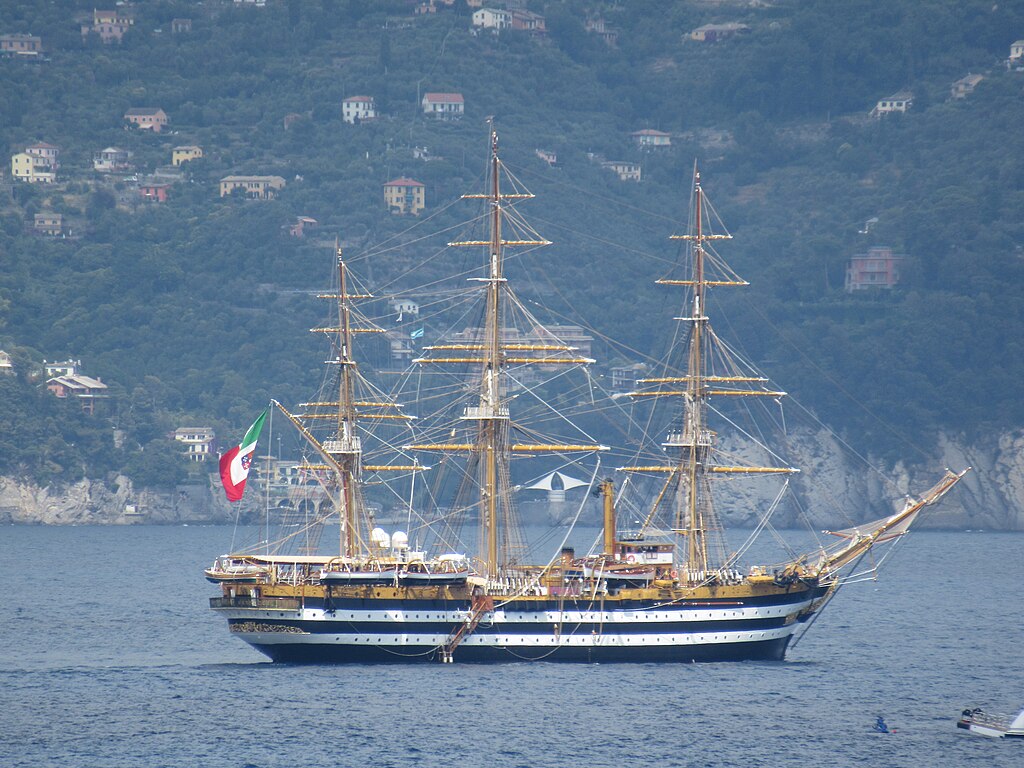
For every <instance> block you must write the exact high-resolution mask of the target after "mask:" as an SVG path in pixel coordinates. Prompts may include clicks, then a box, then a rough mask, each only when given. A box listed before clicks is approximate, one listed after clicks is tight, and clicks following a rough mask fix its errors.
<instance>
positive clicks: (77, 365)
mask: <svg viewBox="0 0 1024 768" xmlns="http://www.w3.org/2000/svg"><path fill="white" fill-rule="evenodd" d="M81 368H82V361H81V360H61V361H60V362H56V361H54V362H50V363H48V362H46V361H45V360H43V373H44V374H45V375H46V376H47V378H49V377H51V376H76V375H77V374H78V372H79V370H81Z"/></svg>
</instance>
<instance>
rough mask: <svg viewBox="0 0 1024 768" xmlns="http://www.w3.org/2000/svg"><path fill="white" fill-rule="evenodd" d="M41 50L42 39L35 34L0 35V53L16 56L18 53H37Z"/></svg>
mask: <svg viewBox="0 0 1024 768" xmlns="http://www.w3.org/2000/svg"><path fill="white" fill-rule="evenodd" d="M42 51H43V40H42V38H40V37H36V36H35V35H22V34H14V35H0V54H3V55H5V56H17V55H19V54H26V53H28V54H33V53H35V54H38V53H42Z"/></svg>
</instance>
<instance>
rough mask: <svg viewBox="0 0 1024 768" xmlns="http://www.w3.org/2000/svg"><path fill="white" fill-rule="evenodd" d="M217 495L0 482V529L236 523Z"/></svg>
mask: <svg viewBox="0 0 1024 768" xmlns="http://www.w3.org/2000/svg"><path fill="white" fill-rule="evenodd" d="M216 490H219V485H218V486H217V487H216V488H214V486H213V485H212V484H210V483H206V484H204V483H197V484H191V485H179V486H177V487H176V488H175V489H174V490H173V491H153V490H146V489H137V488H135V487H133V485H132V482H131V480H129V479H128V478H126V477H123V476H120V477H118V478H116V480H114V481H113V482H103V481H98V480H82V481H80V482H77V483H72V484H70V485H63V486H56V485H54V486H46V487H39V486H37V485H32V484H31V483H26V482H25V481H23V480H18V479H15V478H10V477H0V523H29V524H42V525H94V524H104V525H107V524H114V525H131V524H138V523H191V522H210V523H221V522H229V521H233V520H234V516H235V514H236V510H235V509H233V508H231V507H230V506H229V504H228V503H227V502H226V501H225V500H224V496H223V494H222V493H215V491H216ZM246 511H247V512H248V511H250V510H248V509H246Z"/></svg>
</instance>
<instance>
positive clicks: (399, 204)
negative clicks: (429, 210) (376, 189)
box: [384, 178, 426, 216]
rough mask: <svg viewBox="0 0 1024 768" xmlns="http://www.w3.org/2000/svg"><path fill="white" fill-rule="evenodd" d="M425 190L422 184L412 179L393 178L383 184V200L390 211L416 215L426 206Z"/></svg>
mask: <svg viewBox="0 0 1024 768" xmlns="http://www.w3.org/2000/svg"><path fill="white" fill-rule="evenodd" d="M425 190H426V188H425V187H424V186H423V184H422V183H420V182H418V181H415V180H414V179H406V178H401V179H394V180H393V181H389V182H387V183H386V184H385V185H384V202H385V203H386V204H387V206H388V210H390V211H391V212H392V213H395V214H404V213H411V214H413V215H414V216H417V215H419V212H420V211H422V210H423V209H424V208H425V207H426V196H425Z"/></svg>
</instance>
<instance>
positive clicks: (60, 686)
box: [0, 527, 1024, 768]
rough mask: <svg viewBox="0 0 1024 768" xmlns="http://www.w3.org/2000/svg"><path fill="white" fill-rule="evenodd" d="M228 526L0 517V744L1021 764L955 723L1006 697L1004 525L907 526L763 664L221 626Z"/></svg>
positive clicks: (1013, 687) (353, 757) (1018, 690)
mask: <svg viewBox="0 0 1024 768" xmlns="http://www.w3.org/2000/svg"><path fill="white" fill-rule="evenodd" d="M230 537H231V531H230V530H228V529H224V528H202V527H184V528H164V527H161V528H156V527H134V528H20V527H6V528H3V529H0V576H2V578H3V583H4V585H5V588H6V593H5V594H6V597H5V599H4V600H3V601H2V603H0V766H3V767H4V768H8V767H9V768H15V767H17V766H33V768H36V767H38V766H61V767H62V768H76V767H78V766H83V767H84V766H89V767H92V766H116V767H117V768H121V767H122V766H133V767H134V766H146V767H147V768H150V767H154V768H155V767H159V766H176V767H177V766H181V767H185V766H188V767H189V768H194V767H196V766H218V768H233V767H236V766H237V767H238V768H242V767H243V766H254V767H258V768H271V767H276V766H288V767H289V768H298V767H302V768H305V766H368V765H373V766H375V767H377V766H384V767H386V766H407V765H408V766H442V765H443V766H450V765H452V764H456V763H457V764H460V765H463V766H470V767H472V766H483V765H487V766H489V767H490V768H504V766H531V767H534V766H544V767H553V766H580V767H581V768H582V767H584V766H585V767H586V768H601V767H603V766H616V767H618V766H653V765H660V766H732V765H737V766H761V765H764V766H768V765H771V766H780V765H798V764H799V765H808V766H847V765H849V766H853V765H857V766H861V767H866V766H872V767H875V766H1024V743H1020V742H1005V741H996V740H989V739H982V738H977V737H970V736H966V735H963V734H959V733H957V732H956V728H955V725H954V724H955V720H956V716H957V715H958V713H959V712H960V710H961V709H962V708H963V707H965V706H967V705H971V706H975V705H984V706H986V708H988V709H991V710H1004V711H1005V710H1009V709H1016V708H1019V707H1021V706H1024V684H1022V683H1024V673H1022V671H1021V664H1020V648H1021V647H1022V640H1024V638H1022V628H1021V619H1020V615H1021V614H1020V603H1019V593H1020V587H1021V584H1022V583H1024V558H1022V557H1021V553H1022V551H1024V535H1020V534H988V533H921V534H915V535H914V536H912V537H909V538H908V539H906V540H905V541H904V542H903V543H902V546H901V548H900V550H899V551H898V552H897V553H896V556H895V558H894V559H893V560H890V561H889V562H888V563H887V564H886V567H885V569H884V570H883V571H882V574H881V578H880V581H879V582H877V583H870V582H869V583H864V584H858V585H852V586H849V587H847V588H845V589H844V590H843V591H842V592H840V594H839V595H838V597H837V598H836V599H835V600H834V601H833V603H832V605H831V606H830V607H829V609H828V610H827V611H826V612H825V613H824V614H823V615H822V616H821V618H820V619H819V620H818V621H817V623H816V624H815V625H814V627H813V628H812V630H811V632H810V634H808V635H807V637H806V638H804V639H803V640H802V641H801V642H800V643H799V645H797V647H796V648H794V649H793V650H791V651H790V654H789V659H788V660H787V661H786V662H782V663H739V664H706V665H678V666H658V665H590V666H585V665H580V666H576V665H557V664H519V665H500V666H468V665H441V664H438V665H436V666H433V665H425V666H375V667H367V666H349V667H282V666H275V665H271V664H269V663H266V662H264V661H263V658H262V657H261V656H260V655H258V654H257V653H255V652H254V651H252V650H250V649H249V648H248V646H246V645H245V644H244V643H242V642H241V641H238V640H235V639H233V638H231V637H229V636H228V633H227V630H226V628H225V626H224V622H223V620H221V619H220V618H219V617H217V616H215V615H213V613H212V612H211V611H209V610H208V609H207V607H206V599H207V597H209V596H211V595H212V594H214V593H215V588H214V587H212V585H209V584H207V583H206V582H205V581H203V579H202V574H201V571H202V568H203V567H205V566H206V565H208V563H209V562H210V561H211V560H212V558H213V557H214V556H215V555H217V554H219V553H220V552H221V551H223V550H224V549H225V548H227V545H228V543H229V541H230ZM1014 606H1016V607H1014ZM880 714H881V715H884V716H885V717H886V719H887V721H888V722H889V725H890V727H894V728H896V729H898V732H897V733H894V734H891V735H888V736H885V735H876V734H873V733H871V730H870V729H871V725H872V724H873V722H874V719H875V717H876V716H877V715H880Z"/></svg>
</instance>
